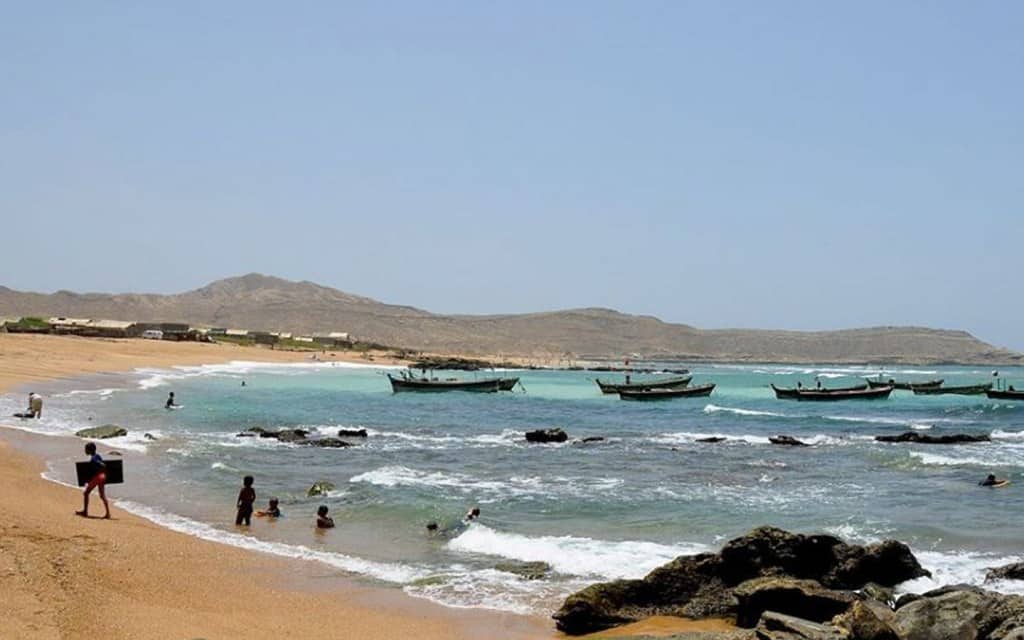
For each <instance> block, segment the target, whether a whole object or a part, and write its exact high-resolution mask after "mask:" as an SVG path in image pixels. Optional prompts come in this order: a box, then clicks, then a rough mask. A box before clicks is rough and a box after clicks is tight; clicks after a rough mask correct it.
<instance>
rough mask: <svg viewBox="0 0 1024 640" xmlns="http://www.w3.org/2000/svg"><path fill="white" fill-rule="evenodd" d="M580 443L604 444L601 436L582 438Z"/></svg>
mask: <svg viewBox="0 0 1024 640" xmlns="http://www.w3.org/2000/svg"><path fill="white" fill-rule="evenodd" d="M580 442H583V443H587V442H604V437H603V436H587V437H586V438H583V439H582V440H580Z"/></svg>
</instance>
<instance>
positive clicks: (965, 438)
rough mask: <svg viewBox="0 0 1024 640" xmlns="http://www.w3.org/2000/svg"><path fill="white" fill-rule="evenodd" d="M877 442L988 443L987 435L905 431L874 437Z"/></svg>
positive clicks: (989, 439)
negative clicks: (934, 433) (893, 434)
mask: <svg viewBox="0 0 1024 640" xmlns="http://www.w3.org/2000/svg"><path fill="white" fill-rule="evenodd" d="M875 440H876V441H878V442H913V443H916V444H961V443H964V442H990V441H991V440H992V438H990V437H989V436H988V434H980V435H972V434H970V433H951V434H947V435H942V436H933V435H929V434H926V433H918V432H916V431H906V432H904V433H901V434H899V435H897V436H875Z"/></svg>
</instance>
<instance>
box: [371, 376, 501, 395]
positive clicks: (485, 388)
mask: <svg viewBox="0 0 1024 640" xmlns="http://www.w3.org/2000/svg"><path fill="white" fill-rule="evenodd" d="M388 380H390V381H391V390H392V391H393V392H395V393H398V392H399V391H425V392H430V391H475V392H478V393H495V392H497V391H500V390H501V386H502V381H503V379H502V378H488V379H486V380H457V379H454V378H453V379H448V380H433V379H429V378H415V377H412V376H407V377H400V378H396V377H395V376H393V375H391V374H390V373H389V374H388ZM515 381H516V382H518V381H519V379H518V378H516V379H515ZM513 386H515V383H513ZM511 388H512V387H509V389H511Z"/></svg>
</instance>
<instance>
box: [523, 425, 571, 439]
mask: <svg viewBox="0 0 1024 640" xmlns="http://www.w3.org/2000/svg"><path fill="white" fill-rule="evenodd" d="M568 439H569V435H568V434H567V433H566V432H565V431H562V430H561V429H558V428H555V429H537V430H536V431H527V432H526V441H527V442H565V441H566V440H568Z"/></svg>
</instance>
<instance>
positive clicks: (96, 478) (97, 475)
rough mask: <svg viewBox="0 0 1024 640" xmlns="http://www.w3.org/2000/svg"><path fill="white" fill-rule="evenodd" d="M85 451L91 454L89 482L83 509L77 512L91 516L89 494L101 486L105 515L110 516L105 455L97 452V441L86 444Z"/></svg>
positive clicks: (84, 493) (83, 500)
mask: <svg viewBox="0 0 1024 640" xmlns="http://www.w3.org/2000/svg"><path fill="white" fill-rule="evenodd" d="M85 453H86V455H88V456H89V472H90V474H89V482H88V484H86V485H85V491H83V492H82V510H81V511H76V512H75V513H76V514H77V515H80V516H85V517H89V494H90V493H92V490H93V489H96V488H99V490H100V500H102V501H103V509H104V510H105V511H106V513H105V514H103V517H104V518H109V517H110V505H109V504H108V503H107V493H106V491H105V490H104V487H106V486H107V464H106V463H105V462H103V457H102V456H100V454H98V453H96V444H95V443H93V442H90V443H88V444H86V445H85Z"/></svg>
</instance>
